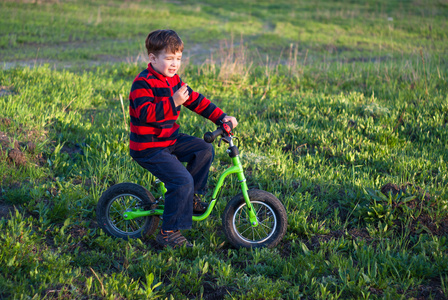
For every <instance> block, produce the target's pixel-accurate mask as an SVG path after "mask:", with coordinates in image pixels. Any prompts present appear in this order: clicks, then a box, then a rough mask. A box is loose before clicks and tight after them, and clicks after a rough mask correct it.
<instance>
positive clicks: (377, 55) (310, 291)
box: [0, 0, 448, 299]
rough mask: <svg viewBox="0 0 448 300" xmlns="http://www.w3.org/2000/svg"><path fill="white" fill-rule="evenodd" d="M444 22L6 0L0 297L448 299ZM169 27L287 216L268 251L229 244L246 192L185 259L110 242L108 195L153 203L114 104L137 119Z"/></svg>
mask: <svg viewBox="0 0 448 300" xmlns="http://www.w3.org/2000/svg"><path fill="white" fill-rule="evenodd" d="M447 20H448V2H447V1H446V0H434V1H424V0H421V1H409V2H405V1H365V2H364V3H363V4H358V3H357V2H353V3H339V2H334V1H330V0H328V1H327V0H320V1H315V2H309V1H294V2H293V3H291V1H284V0H278V1H267V0H264V1H255V0H245V1H226V3H225V4H224V3H223V1H216V0H204V1H202V2H200V3H198V2H196V1H192V0H186V1H164V2H160V1H136V2H129V1H125V2H122V1H68V0H67V1H65V0H64V1H63V0H59V1H43V0H41V1H39V0H37V1H2V2H1V3H0V58H1V63H0V64H1V65H0V111H1V114H0V174H1V177H0V178H1V180H0V187H1V190H0V298H2V299H3V298H12V299H193V298H194V299H300V298H301V299H350V298H361V299H383V298H385V299H446V298H448V241H447V236H448V175H447V171H448V167H447V162H448V128H447V127H448V96H447V92H448V83H447V77H448V59H447V57H448V21H447ZM157 28H172V29H175V30H176V31H178V32H179V34H180V35H181V37H182V38H183V39H184V42H185V51H184V65H183V69H182V72H181V77H182V79H183V80H184V81H185V82H187V83H188V84H189V85H190V86H191V87H192V88H193V89H194V90H197V91H200V92H201V93H203V94H204V95H206V96H207V97H208V98H210V99H212V100H213V102H215V103H216V104H217V105H218V106H219V107H221V108H222V109H223V110H224V111H225V112H227V113H229V114H230V115H234V116H236V117H237V118H238V120H239V126H238V127H237V129H236V130H235V134H236V136H238V137H239V147H240V153H241V158H242V161H243V165H244V168H245V170H246V177H247V180H248V185H249V187H250V188H260V189H264V190H267V191H269V192H271V193H273V194H275V195H276V196H277V197H278V198H279V199H280V200H281V201H282V202H283V203H284V205H285V207H286V208H287V211H288V222H289V226H288V231H287V233H286V236H285V238H284V239H283V241H282V242H281V244H280V245H279V246H277V247H276V248H275V249H261V250H260V249H256V250H251V249H239V250H237V249H233V248H232V247H231V246H230V245H229V244H228V242H227V241H226V239H225V237H224V235H223V233H222V227H221V218H220V215H221V213H222V211H223V210H224V207H225V205H226V202H227V200H230V199H231V198H232V197H233V196H234V195H235V194H236V193H238V186H237V183H236V180H232V181H230V182H229V185H228V186H227V188H226V189H225V190H223V193H222V195H221V201H219V202H218V204H217V208H218V209H217V211H215V212H214V213H213V215H212V217H211V218H209V219H207V220H206V221H202V222H197V223H195V224H194V225H193V229H192V230H191V231H187V232H185V235H186V236H187V238H188V239H189V240H190V241H192V242H193V241H194V243H195V247H194V248H193V249H192V250H188V249H185V248H181V249H175V250H173V249H161V248H160V247H158V246H157V245H156V243H155V241H154V239H153V238H151V239H148V240H132V241H122V240H117V239H112V238H110V237H108V236H106V235H105V234H104V232H102V231H101V230H100V229H98V227H97V224H96V214H95V206H96V203H97V201H98V199H99V197H100V195H101V194H102V192H103V191H105V189H107V188H108V187H109V186H111V185H113V184H114V183H119V182H135V183H138V184H141V185H143V186H145V187H147V188H148V189H149V190H151V191H153V190H154V189H153V187H152V186H153V184H154V178H153V176H152V175H151V174H149V173H148V172H147V171H145V170H143V169H142V168H141V167H139V166H138V165H137V164H136V163H134V162H133V161H132V159H131V158H130V157H129V155H128V139H129V138H128V129H129V124H128V122H129V120H128V115H127V114H125V115H123V108H122V105H121V101H120V97H123V98H124V100H125V102H124V110H125V112H127V101H126V99H127V96H128V93H129V90H130V86H131V83H132V80H133V78H134V77H135V75H136V74H138V73H139V72H140V71H141V70H142V69H144V68H145V67H146V64H147V62H146V58H145V54H144V53H145V52H144V39H145V37H146V35H147V33H148V32H149V31H151V30H153V29H157ZM124 119H126V121H125V120H124ZM179 124H181V128H182V130H183V132H185V133H189V134H193V135H196V136H198V137H202V135H203V133H204V132H206V131H210V130H214V129H215V128H214V125H213V124H212V123H211V122H208V121H207V120H205V119H203V118H201V117H200V116H198V115H195V114H193V113H191V112H189V111H187V110H184V112H183V114H182V116H181V119H179ZM224 150H225V148H223V147H221V148H217V147H215V151H216V154H217V156H216V158H215V162H214V164H213V166H212V169H211V176H210V179H209V187H210V189H211V188H213V187H214V186H215V184H216V181H217V176H218V175H219V174H220V173H221V172H222V171H223V170H224V169H225V168H227V167H228V164H229V161H228V158H227V156H226V155H225V151H224Z"/></svg>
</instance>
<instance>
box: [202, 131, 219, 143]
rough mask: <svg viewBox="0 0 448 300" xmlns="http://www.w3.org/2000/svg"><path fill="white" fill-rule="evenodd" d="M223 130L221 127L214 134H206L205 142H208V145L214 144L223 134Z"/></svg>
mask: <svg viewBox="0 0 448 300" xmlns="http://www.w3.org/2000/svg"><path fill="white" fill-rule="evenodd" d="M223 132H224V131H223V130H222V128H221V127H219V128H218V129H216V130H215V131H213V132H206V133H205V134H204V141H206V142H207V143H213V141H214V140H215V139H216V138H217V137H218V136H220V135H221V134H223Z"/></svg>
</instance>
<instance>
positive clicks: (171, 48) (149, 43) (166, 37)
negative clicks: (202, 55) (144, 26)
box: [145, 29, 184, 56]
mask: <svg viewBox="0 0 448 300" xmlns="http://www.w3.org/2000/svg"><path fill="white" fill-rule="evenodd" d="M145 45H146V50H148V55H149V54H150V53H152V54H154V55H155V56H157V55H159V54H160V52H161V51H163V49H165V50H166V51H167V52H170V53H176V52H182V51H184V43H183V42H182V40H181V38H180V37H179V36H178V35H177V33H176V32H175V31H174V30H170V29H159V30H154V31H152V32H150V33H149V34H148V37H147V38H146V41H145Z"/></svg>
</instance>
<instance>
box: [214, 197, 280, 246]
mask: <svg viewBox="0 0 448 300" xmlns="http://www.w3.org/2000/svg"><path fill="white" fill-rule="evenodd" d="M248 194H249V199H250V202H251V203H252V206H253V207H254V210H255V212H256V215H257V219H258V222H259V225H258V226H257V227H252V226H251V224H250V222H249V219H248V213H247V205H246V202H245V201H244V197H243V194H238V195H237V196H235V197H234V198H233V199H232V200H230V201H229V203H228V204H227V206H226V208H225V210H224V213H223V216H222V223H223V227H224V233H225V235H226V237H227V239H228V240H229V242H230V243H231V244H232V245H233V246H234V247H236V248H240V247H244V248H262V247H267V248H273V247H275V246H277V244H278V243H279V242H280V241H281V240H282V238H283V236H284V235H285V233H286V227H287V226H288V220H287V215H286V210H285V207H284V206H283V204H282V203H281V202H280V200H278V199H277V197H275V196H274V195H272V194H271V193H268V192H266V191H261V190H249V191H248Z"/></svg>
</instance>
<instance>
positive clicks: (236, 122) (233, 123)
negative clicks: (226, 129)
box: [222, 116, 238, 128]
mask: <svg viewBox="0 0 448 300" xmlns="http://www.w3.org/2000/svg"><path fill="white" fill-rule="evenodd" d="M222 121H223V122H231V123H232V127H233V128H235V127H236V126H237V125H238V121H237V120H236V118H235V117H231V116H225V117H224V118H223V119H222Z"/></svg>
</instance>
